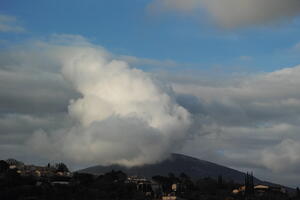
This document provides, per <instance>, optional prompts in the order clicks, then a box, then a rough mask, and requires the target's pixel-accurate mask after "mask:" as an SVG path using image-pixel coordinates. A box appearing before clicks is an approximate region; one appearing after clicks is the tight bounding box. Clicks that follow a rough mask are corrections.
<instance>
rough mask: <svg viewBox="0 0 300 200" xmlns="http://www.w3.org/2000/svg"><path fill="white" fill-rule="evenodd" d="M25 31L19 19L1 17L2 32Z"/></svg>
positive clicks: (0, 30) (0, 29)
mask: <svg viewBox="0 0 300 200" xmlns="http://www.w3.org/2000/svg"><path fill="white" fill-rule="evenodd" d="M24 31H25V29H24V28H23V27H22V26H20V25H18V21H17V18H16V17H14V16H9V15H0V32H16V33H19V32H24Z"/></svg>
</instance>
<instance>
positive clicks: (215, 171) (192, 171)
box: [77, 153, 288, 188]
mask: <svg viewBox="0 0 300 200" xmlns="http://www.w3.org/2000/svg"><path fill="white" fill-rule="evenodd" d="M111 170H121V171H123V172H125V173H126V174H128V175H130V176H133V175H137V176H143V177H146V178H151V177H153V176H155V175H162V176H167V175H168V174H169V173H173V174H175V175H177V176H178V175H179V174H180V173H182V172H183V173H185V174H186V175H188V176H189V177H191V178H192V179H193V180H197V179H199V178H205V177H211V178H214V179H217V177H218V176H219V175H221V176H222V177H223V179H224V180H227V181H231V180H232V181H234V182H236V183H240V184H243V183H244V180H245V173H244V172H241V171H238V170H235V169H232V168H229V167H226V166H223V165H220V164H216V163H213V162H210V161H206V160H201V159H198V158H195V157H191V156H186V155H183V154H177V153H173V154H171V156H170V157H169V158H168V159H166V160H164V161H161V162H159V163H156V164H146V165H143V166H135V167H130V168H128V167H125V166H121V165H110V166H101V165H97V166H93V167H88V168H85V169H82V170H79V171H77V172H79V173H90V174H96V175H99V174H103V173H106V172H109V171H111ZM254 183H255V184H265V185H270V186H279V185H280V184H275V183H271V182H267V181H262V180H260V179H258V178H256V177H254ZM286 188H288V187H286Z"/></svg>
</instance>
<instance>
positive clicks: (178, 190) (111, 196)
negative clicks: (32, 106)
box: [0, 161, 300, 200]
mask: <svg viewBox="0 0 300 200" xmlns="http://www.w3.org/2000/svg"><path fill="white" fill-rule="evenodd" d="M54 166H55V170H56V172H57V175H53V176H45V177H43V176H40V177H38V176H34V175H26V176H24V175H22V176H21V175H20V172H19V171H18V169H10V168H9V166H8V165H7V164H5V161H3V162H2V161H0V199H1V200H8V199H9V200H11V199H16V200H34V199H39V200H52V199H55V200H60V199H61V200H62V199H64V200H66V199H72V200H77V199H78V200H79V199H80V200H85V199H86V200H94V199H95V200H96V199H104V200H121V199H124V200H127V199H128V200H129V199H133V200H144V199H161V197H162V196H163V195H164V196H166V195H174V196H177V197H181V198H183V199H186V200H246V199H252V200H288V199H292V198H289V197H288V196H287V195H284V194H280V193H269V192H265V193H263V194H261V195H259V196H255V195H254V194H253V193H252V194H251V195H248V196H245V194H246V195H247V193H246V192H245V193H244V194H242V193H240V194H235V195H234V194H233V193H232V190H233V189H236V188H239V187H240V186H241V185H239V184H236V183H234V182H232V181H229V182H228V181H226V180H224V179H223V178H222V176H219V177H218V179H217V180H215V179H212V178H209V177H207V178H203V179H199V180H198V181H192V180H191V178H190V177H189V176H187V175H186V174H184V173H181V174H180V175H179V176H175V175H174V174H172V173H170V174H169V175H168V176H160V175H157V176H154V177H152V181H149V180H143V181H141V182H139V181H137V180H138V179H137V180H134V181H135V182H134V181H130V179H128V177H127V175H126V174H125V173H123V172H122V171H114V170H112V171H110V172H109V173H106V174H103V175H99V176H95V175H91V174H85V173H74V174H72V176H67V175H59V174H63V173H67V172H69V170H68V167H67V166H66V165H65V164H64V163H58V164H56V165H54ZM48 168H50V164H48ZM141 180H142V179H141ZM141 184H142V185H141ZM153 184H155V185H156V186H159V187H158V188H159V189H158V190H155V191H154V189H153V187H152V186H151V185H153ZM143 185H144V186H146V187H139V186H143ZM299 191H300V190H299V189H297V192H296V196H295V197H294V199H299V196H300V195H299V194H300V192H299Z"/></svg>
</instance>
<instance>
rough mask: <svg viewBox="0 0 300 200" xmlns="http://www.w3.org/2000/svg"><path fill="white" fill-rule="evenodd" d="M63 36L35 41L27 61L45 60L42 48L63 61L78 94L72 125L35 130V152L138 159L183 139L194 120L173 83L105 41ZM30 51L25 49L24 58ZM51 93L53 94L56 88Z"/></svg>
mask: <svg viewBox="0 0 300 200" xmlns="http://www.w3.org/2000/svg"><path fill="white" fill-rule="evenodd" d="M65 38H66V37H65V36H63V39H62V40H61V39H59V40H57V38H56V39H54V42H50V43H43V42H37V43H36V47H31V49H37V50H36V52H35V53H36V56H33V57H32V58H33V60H30V61H29V62H32V63H34V64H35V65H39V64H42V63H40V62H39V60H38V58H39V57H38V56H37V55H38V54H41V52H42V55H43V60H48V61H49V62H47V63H52V64H54V65H57V66H60V67H61V73H62V75H63V77H64V79H65V80H67V81H68V82H69V84H71V85H72V87H73V88H74V90H75V91H77V92H78V93H79V94H80V95H78V96H76V95H75V96H73V98H74V99H73V100H71V101H70V103H69V106H68V116H69V118H70V119H72V120H73V125H72V126H70V127H68V128H63V129H61V130H56V131H51V130H50V131H37V132H36V133H35V134H34V135H33V136H32V137H30V138H29V140H28V144H29V145H28V147H29V148H31V147H34V149H33V152H40V153H42V154H44V155H46V156H49V157H50V158H51V159H63V160H67V161H69V162H73V163H81V164H82V163H88V164H90V163H95V164H96V163H97V164H111V163H119V164H124V165H140V164H145V163H153V162H157V161H159V160H161V159H164V158H165V157H167V156H168V155H169V153H171V152H173V151H174V150H176V149H178V148H180V147H181V146H182V145H183V144H184V142H185V140H186V138H187V134H189V133H188V129H189V127H190V124H191V123H192V120H191V118H190V114H189V112H187V111H186V110H185V109H184V108H183V107H181V106H180V105H178V104H177V102H176V99H175V95H174V94H173V91H172V89H171V88H170V87H168V86H166V85H164V84H162V83H161V82H160V81H158V80H156V79H154V78H153V77H151V76H150V75H149V74H147V73H145V72H143V71H141V70H139V69H135V68H131V67H130V66H129V65H128V64H127V62H126V61H123V60H120V59H115V58H114V56H113V55H111V54H110V53H109V52H107V51H106V50H105V49H103V48H102V47H97V46H94V45H92V44H88V43H87V42H86V41H85V40H84V41H82V42H80V40H81V39H80V38H78V37H76V41H75V42H74V43H72V42H71V41H72V38H74V37H71V39H70V37H69V36H68V37H67V41H66V40H65ZM33 51H34V50H33ZM28 54H29V55H30V57H31V56H32V52H30V53H28ZM24 55H25V56H24ZM26 55H27V53H26V52H24V51H23V54H22V58H23V59H24V61H27V60H26V59H25V58H27V57H28V56H26ZM35 62H37V63H35ZM25 63H26V62H25ZM22 64H24V63H22ZM55 68H57V67H55ZM52 70H54V69H52ZM25 71H26V70H25ZM50 71H51V70H50ZM53 73H54V72H53ZM56 73H58V72H55V74H56ZM2 74H3V76H6V73H4V72H3V73H2ZM21 75H22V76H23V77H26V76H24V75H25V73H23V74H22V73H21ZM65 84H67V83H65ZM29 93H31V92H30V91H29ZM48 95H49V98H52V95H55V91H52V92H51V93H50V94H48ZM41 128H43V127H41ZM40 144H43V145H40ZM46 144H47V145H46ZM49 149H54V150H55V152H56V154H55V153H53V151H50V153H48V152H49ZM58 155H59V156H58ZM53 156H54V157H53Z"/></svg>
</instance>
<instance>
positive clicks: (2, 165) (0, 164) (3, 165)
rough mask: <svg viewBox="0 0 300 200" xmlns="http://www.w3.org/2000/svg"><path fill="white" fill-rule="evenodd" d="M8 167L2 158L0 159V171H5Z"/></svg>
mask: <svg viewBox="0 0 300 200" xmlns="http://www.w3.org/2000/svg"><path fill="white" fill-rule="evenodd" d="M8 168H9V165H8V163H7V162H5V161H4V160H0V173H3V172H6V171H7V170H8Z"/></svg>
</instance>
